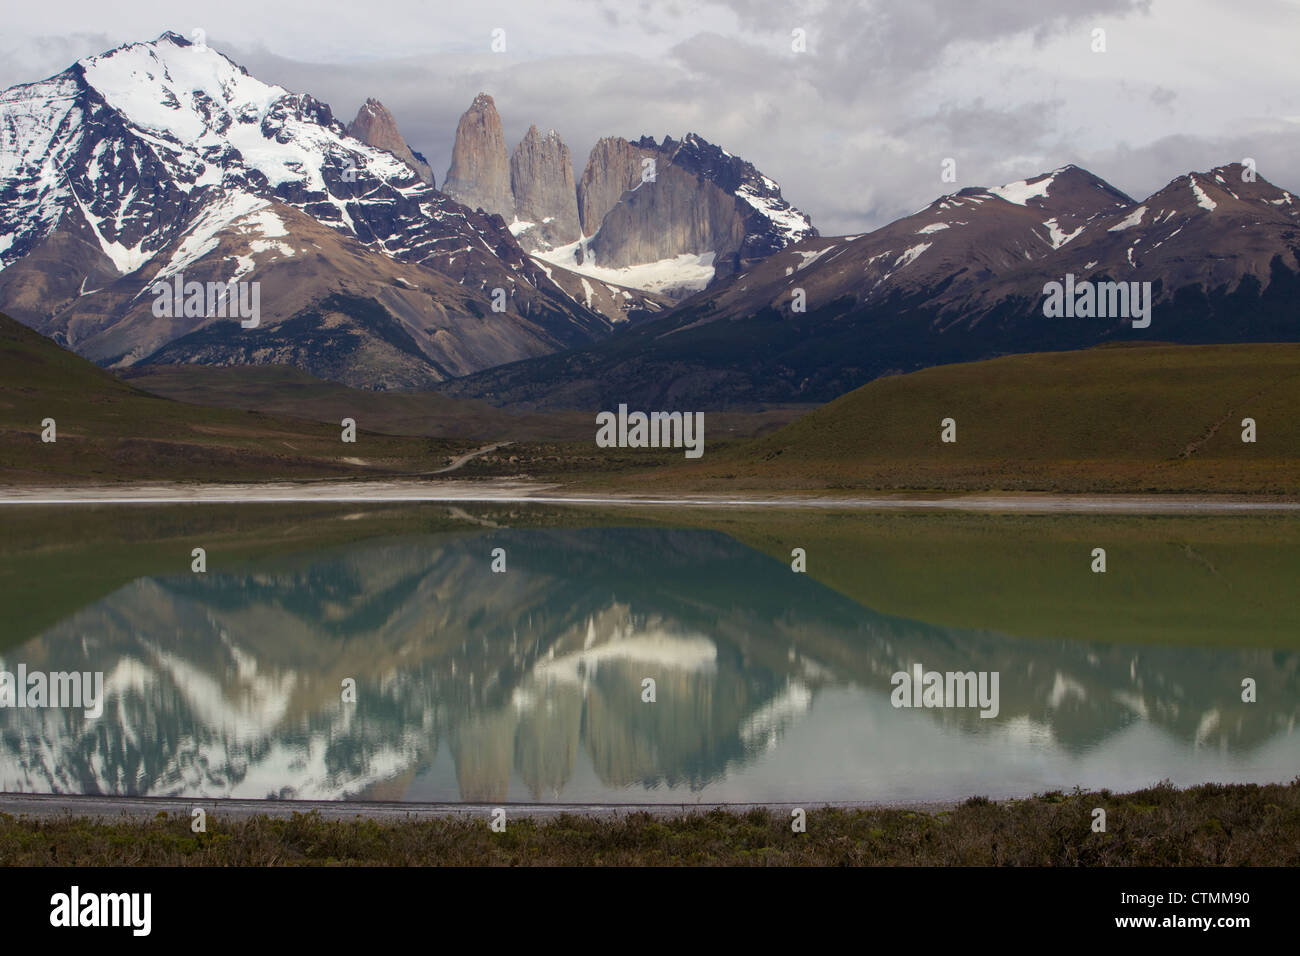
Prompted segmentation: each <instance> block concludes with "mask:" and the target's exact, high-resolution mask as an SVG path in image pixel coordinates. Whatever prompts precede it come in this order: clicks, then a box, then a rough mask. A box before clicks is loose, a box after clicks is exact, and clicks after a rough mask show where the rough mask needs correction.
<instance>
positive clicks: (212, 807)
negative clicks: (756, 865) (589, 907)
mask: <svg viewBox="0 0 1300 956" xmlns="http://www.w3.org/2000/svg"><path fill="white" fill-rule="evenodd" d="M957 805H958V804H957V803H956V802H949V803H916V804H906V805H905V806H906V809H909V810H920V811H924V812H926V813H937V812H939V811H940V810H951V809H952V808H954V807H956V806H957ZM885 806H893V805H888V804H862V803H852V802H843V801H820V802H818V801H809V802H807V803H495V804H489V803H401V802H396V801H369V800H364V801H363V800H224V799H223V800H213V799H188V800H187V799H183V798H178V797H104V796H92V797H81V796H68V795H64V794H31V793H0V813H10V814H13V815H14V816H23V817H29V818H45V819H48V818H51V817H54V818H59V817H69V816H72V817H88V818H93V819H103V820H110V821H111V820H121V819H124V818H125V819H128V820H152V819H154V818H155V817H157V815H158V814H159V813H161V812H166V813H167V814H168V815H169V816H181V817H187V818H188V817H190V816H191V814H192V813H193V811H194V809H195V808H196V807H199V808H202V809H203V811H204V813H206V814H207V815H208V817H209V818H216V819H226V820H241V819H247V818H248V817H253V816H258V815H265V816H270V817H282V818H283V817H290V816H292V815H293V814H295V813H311V812H312V811H316V812H319V813H320V815H321V817H322V818H323V819H326V820H355V819H356V818H357V817H362V818H364V819H367V820H380V821H386V822H400V821H403V820H427V819H431V818H440V817H460V818H463V819H471V820H478V819H482V820H490V819H491V818H492V811H493V810H494V809H496V808H497V807H500V808H502V809H504V810H505V811H506V819H507V820H509V819H511V818H514V819H519V818H521V817H528V818H530V819H539V820H544V819H548V818H554V817H558V816H560V815H561V814H565V813H573V814H580V815H582V816H594V817H616V816H622V815H626V814H629V813H652V814H654V815H656V816H665V817H678V816H684V815H685V814H687V813H707V812H708V811H709V810H715V809H723V810H739V811H744V810H748V809H751V808H753V807H764V808H767V809H770V810H776V811H784V812H788V811H789V810H790V809H793V808H794V807H803V808H804V809H806V810H811V809H821V808H823V807H885ZM896 806H898V807H902V806H904V805H903V804H898V805H896Z"/></svg>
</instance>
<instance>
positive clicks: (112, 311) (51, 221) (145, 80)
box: [0, 33, 640, 387]
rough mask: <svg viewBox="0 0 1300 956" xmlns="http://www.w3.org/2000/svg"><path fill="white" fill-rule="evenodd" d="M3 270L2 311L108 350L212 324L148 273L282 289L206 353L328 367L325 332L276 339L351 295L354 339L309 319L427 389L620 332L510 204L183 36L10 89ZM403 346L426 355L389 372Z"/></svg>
mask: <svg viewBox="0 0 1300 956" xmlns="http://www.w3.org/2000/svg"><path fill="white" fill-rule="evenodd" d="M313 225H314V226H320V227H324V228H325V229H326V230H327V232H320V231H317V230H314V229H312V228H311V227H312V226H313ZM358 262H364V263H366V264H367V265H368V266H370V268H368V269H357V268H355V265H356V263H358ZM0 267H2V268H3V271H0V308H3V309H5V310H6V311H9V312H10V313H11V314H13V315H14V316H15V317H16V318H19V319H20V320H22V321H24V322H26V323H27V324H29V325H31V326H33V327H35V328H37V329H38V330H39V331H42V332H44V333H45V334H48V335H50V336H52V337H54V338H56V339H57V340H59V341H60V342H62V343H64V344H67V345H69V346H70V347H72V348H74V349H76V350H77V351H79V352H81V353H82V354H83V355H86V356H87V357H90V358H92V359H94V360H96V361H98V362H100V363H102V364H110V365H130V364H134V363H137V362H140V361H144V360H147V359H149V357H150V356H151V355H153V354H154V353H155V352H156V351H157V350H158V349H160V348H163V347H164V346H167V345H169V344H172V343H175V342H177V340H179V339H181V338H183V337H184V336H186V335H189V334H192V333H194V332H196V331H197V332H204V331H205V330H206V329H207V326H208V325H209V324H210V321H208V320H201V321H198V322H195V321H194V320H189V321H181V320H177V319H172V318H160V317H158V316H154V315H152V310H151V308H150V304H151V300H152V296H151V295H150V294H149V290H150V288H151V287H152V286H153V284H154V283H155V282H157V281H159V280H165V279H170V278H172V277H174V276H176V275H180V274H184V276H185V277H186V279H187V280H188V279H191V278H193V279H199V280H201V281H223V282H224V281H229V280H236V279H256V280H259V281H260V282H261V283H262V284H263V286H265V288H264V290H263V295H264V297H263V307H262V318H261V325H262V327H261V329H250V330H246V334H245V335H244V336H243V337H242V338H240V337H237V336H234V334H233V332H232V331H231V330H230V329H229V328H227V326H230V325H231V323H230V322H229V321H227V320H214V321H220V322H222V326H221V327H220V329H219V330H218V331H216V332H212V331H208V332H206V334H207V337H208V338H209V339H213V338H215V339H217V340H220V341H222V342H225V343H226V344H225V345H223V346H222V348H219V349H217V352H219V353H221V354H210V355H209V356H208V358H207V360H208V361H243V360H246V357H247V356H248V355H250V354H253V353H258V352H259V351H260V352H263V353H265V357H262V358H259V359H257V360H284V359H285V358H286V357H287V358H288V359H289V360H293V361H295V362H297V363H299V364H301V365H302V367H304V368H305V369H306V370H307V371H322V370H323V369H322V368H321V362H322V361H323V359H324V356H323V355H322V354H319V353H320V349H319V348H311V347H307V348H297V349H294V348H290V349H289V351H290V352H291V353H294V354H291V355H287V354H286V352H285V350H284V347H283V343H280V344H276V343H273V342H270V341H268V342H266V343H260V342H259V338H260V337H261V336H270V337H271V338H274V336H275V333H274V329H275V327H276V326H278V325H280V324H282V323H284V322H287V321H292V320H297V319H298V318H299V317H301V316H302V315H303V314H304V310H309V309H310V308H311V307H312V306H314V305H315V304H317V303H319V302H320V301H322V300H324V299H326V298H328V297H330V296H336V295H342V296H345V297H348V298H350V299H354V300H359V301H364V302H370V303H373V304H374V306H375V308H374V310H372V312H373V314H371V315H369V316H359V315H358V314H346V313H347V312H348V310H346V309H345V310H344V313H345V314H344V315H343V316H342V327H341V328H342V329H343V332H342V333H340V334H337V335H330V334H324V333H323V330H324V329H326V328H330V329H336V328H340V326H339V325H338V321H339V317H337V316H335V317H330V316H318V317H317V319H311V318H309V319H308V320H307V321H308V324H309V325H311V327H312V328H313V329H315V330H316V331H317V332H322V334H323V337H325V338H333V339H334V341H333V343H332V345H333V351H334V353H335V354H334V355H333V362H334V364H335V365H336V366H337V365H339V364H340V363H343V364H346V361H345V360H346V354H347V353H351V354H353V355H354V356H358V357H360V356H367V357H369V358H371V359H374V361H373V362H371V363H370V367H369V368H367V369H366V370H365V372H364V374H359V375H352V376H351V377H350V379H345V380H350V381H351V382H352V383H353V384H360V385H370V386H373V387H396V386H403V385H418V384H428V383H429V382H432V381H438V380H440V379H443V378H446V377H448V376H451V375H456V374H463V373H465V372H468V371H472V370H474V369H475V368H483V367H486V366H489V365H493V364H497V363H498V362H502V361H513V360H515V359H519V358H525V357H528V356H530V355H537V354H541V353H544V352H547V351H551V350H554V349H557V348H563V347H568V346H572V345H577V344H582V343H584V342H589V341H592V340H594V339H596V338H598V337H601V336H603V335H604V334H606V333H607V332H608V331H609V328H610V320H609V318H608V317H606V316H604V315H601V314H599V313H598V312H596V311H595V310H594V309H592V308H588V307H587V305H586V304H585V303H584V302H580V301H577V300H575V299H574V298H573V297H571V296H570V295H569V294H568V293H566V292H565V291H564V289H563V288H562V287H561V286H560V285H559V284H557V282H555V281H553V280H552V279H551V278H550V277H549V276H548V270H547V269H543V268H541V267H540V266H539V265H538V264H536V263H534V262H533V261H532V260H531V259H529V258H528V257H527V256H525V255H524V254H523V252H522V250H520V248H519V246H518V245H517V243H516V242H515V241H514V239H513V237H512V236H511V235H510V233H509V230H508V229H507V228H506V227H505V223H504V222H502V221H501V220H500V219H498V218H494V217H492V216H489V215H483V214H479V213H476V212H473V211H471V210H469V209H466V208H465V207H463V206H461V205H459V204H458V203H456V202H454V201H453V200H451V199H449V198H448V197H447V196H445V195H443V194H442V193H440V192H438V191H437V190H436V189H434V188H433V187H432V186H431V185H429V184H428V183H426V182H424V181H423V180H421V178H420V177H419V176H418V175H417V173H416V172H415V171H413V170H412V168H411V167H410V166H408V165H407V164H406V163H405V162H403V161H401V160H400V159H399V158H397V157H396V156H395V155H393V154H392V153H390V152H388V151H386V150H384V149H379V148H375V147H372V146H369V145H367V144H366V143H364V142H361V141H360V140H357V139H354V138H353V137H351V136H349V135H348V133H347V131H346V129H345V128H344V126H343V125H342V124H341V123H339V122H338V121H337V120H335V119H334V117H333V115H332V113H331V112H330V109H329V107H328V106H327V105H325V104H324V103H321V102H319V101H318V100H316V99H314V98H313V97H311V96H309V95H306V94H301V93H293V92H290V91H288V90H285V89H283V88H282V87H279V86H275V85H272V84H268V83H264V82H262V81H260V80H258V79H256V78H255V77H253V76H251V75H249V74H248V72H247V71H245V70H244V69H243V68H242V67H240V66H238V65H237V64H235V63H234V62H232V61H231V60H229V59H228V58H227V57H225V56H223V55H222V54H220V53H218V52H217V51H216V50H213V49H211V48H209V47H206V46H202V45H197V44H193V43H190V42H189V41H188V40H186V39H184V38H183V37H180V36H178V35H176V34H173V33H165V34H163V35H162V36H160V37H159V38H158V39H157V40H156V41H154V42H151V43H134V44H129V45H126V46H123V47H120V48H118V49H116V50H112V51H110V52H108V53H105V54H103V55H101V56H95V57H90V58H87V59H84V60H81V61H79V62H78V63H76V64H74V65H73V66H72V67H70V68H69V69H68V70H65V71H64V72H63V73H60V74H58V75H57V76H54V77H51V78H49V79H47V80H43V81H41V82H38V83H31V84H27V85H23V86H18V87H14V88H12V89H10V90H7V91H5V92H3V93H0ZM349 271H350V272H351V273H353V274H352V275H350V276H344V277H343V278H340V274H345V273H348V272H349ZM552 271H553V270H552ZM449 285H450V286H455V287H456V288H455V289H452V288H449ZM494 289H501V290H503V293H504V301H505V303H506V310H505V311H504V312H501V311H494V310H493V308H492V292H493V290H494ZM500 298H501V296H500V295H498V300H500ZM611 298H612V297H611ZM268 299H269V300H271V301H270V302H269V303H268V301H267V300H268ZM619 304H620V306H621V307H622V308H624V309H627V308H628V306H627V304H626V300H620V303H619ZM637 304H638V305H639V304H640V303H637ZM268 305H270V306H271V307H270V308H269V309H268V308H267V306H268ZM320 311H321V310H319V309H317V310H316V312H317V313H319V312H320ZM331 323H333V324H331ZM235 329H236V331H237V330H238V326H237V325H236V326H235ZM299 331H301V330H299ZM293 337H298V336H297V333H295V334H294V335H293V336H290V338H293ZM318 337H320V336H318ZM226 340H230V341H229V342H226ZM208 344H209V345H210V346H211V345H212V343H211V342H209V343H208ZM322 347H323V346H322ZM400 356H404V357H405V359H404V360H403V361H404V363H405V364H406V365H407V366H411V367H412V368H413V367H414V366H422V368H420V369H419V370H418V372H415V373H414V374H411V372H412V368H408V369H407V370H406V371H404V372H401V373H397V374H394V375H389V374H388V373H387V372H385V371H384V367H385V366H386V365H387V364H389V360H390V359H393V360H395V359H397V358H398V357H400Z"/></svg>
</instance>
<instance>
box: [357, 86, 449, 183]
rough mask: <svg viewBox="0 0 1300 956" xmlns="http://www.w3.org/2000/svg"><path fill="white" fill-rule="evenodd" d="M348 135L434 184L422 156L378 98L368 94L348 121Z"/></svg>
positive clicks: (431, 173) (431, 171)
mask: <svg viewBox="0 0 1300 956" xmlns="http://www.w3.org/2000/svg"><path fill="white" fill-rule="evenodd" d="M348 135H349V136H351V137H353V138H354V139H359V140H361V142H363V143H365V144H367V145H368V146H374V147H376V148H377V149H383V150H387V151H388V152H390V153H392V154H393V155H394V156H396V157H397V158H398V159H400V160H401V161H402V162H404V163H406V165H408V166H410V167H411V168H412V169H413V170H415V172H416V174H417V175H418V176H419V177H420V178H421V179H422V180H424V181H425V182H426V183H428V184H429V185H430V186H434V185H436V183H435V182H434V178H433V170H432V169H430V168H429V164H428V162H426V161H425V158H424V157H423V156H421V155H420V154H419V153H417V152H416V151H415V150H413V149H411V147H410V146H409V145H408V144H407V142H406V140H405V139H404V138H403V137H402V134H401V131H400V130H399V129H398V128H397V120H396V119H394V118H393V114H392V113H391V112H389V110H388V107H386V106H384V104H383V103H381V102H379V100H377V99H375V98H374V97H371V98H370V99H368V100H366V102H365V103H364V104H363V105H362V107H361V109H359V110H358V111H357V118H356V119H354V120H353V121H352V122H351V123H349V124H348Z"/></svg>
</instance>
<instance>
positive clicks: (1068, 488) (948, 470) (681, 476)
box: [646, 343, 1300, 494]
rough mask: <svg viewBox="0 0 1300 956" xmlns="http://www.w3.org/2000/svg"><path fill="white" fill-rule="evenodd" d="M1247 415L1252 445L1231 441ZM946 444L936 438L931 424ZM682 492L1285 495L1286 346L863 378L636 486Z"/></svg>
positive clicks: (1292, 455)
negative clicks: (1252, 424) (745, 438)
mask: <svg viewBox="0 0 1300 956" xmlns="http://www.w3.org/2000/svg"><path fill="white" fill-rule="evenodd" d="M1246 417H1251V418H1254V419H1255V421H1256V423H1257V429H1258V432H1257V441H1256V442H1255V443H1254V444H1246V443H1243V442H1242V441H1241V432H1242V428H1241V421H1242V419H1243V418H1246ZM945 418H953V419H955V420H956V423H957V441H956V443H953V444H945V443H943V442H942V441H940V431H941V425H940V423H941V422H942V420H943V419H945ZM646 480H647V481H648V482H653V483H655V484H662V483H663V482H665V481H671V482H672V483H674V484H676V485H679V486H682V487H687V486H689V487H696V488H701V489H720V488H735V487H745V488H756V489H761V488H790V489H798V488H809V489H811V488H845V489H850V488H864V489H866V488H872V489H918V490H927V489H928V490H949V491H980V490H1006V491H1056V492H1120V491H1128V492H1147V491H1161V492H1178V491H1185V492H1202V491H1214V492H1240V493H1273V494H1296V493H1297V492H1300V345H1297V344H1292V343H1285V344H1262V345H1261V344H1249V345H1209V346H1178V345H1173V346H1171V345H1144V346H1129V347H1111V348H1098V349H1091V350H1088V351H1082V352H1052V353H1040V354H1036V355H1016V356H1010V357H1006V358H999V359H993V360H990V361H985V362H973V363H968V364H960V365H945V366H937V367H934V368H929V369H925V370H923V371H920V372H914V373H912V374H909V375H899V376H894V377H890V378H883V379H877V380H876V381H874V382H871V383H870V384H868V385H865V386H863V387H862V388H859V389H856V390H855V391H852V392H849V393H848V394H846V395H843V396H841V397H840V398H838V399H836V400H835V401H833V402H831V403H829V404H828V405H825V406H823V407H822V408H820V409H818V410H817V411H815V412H813V413H811V414H809V415H807V416H805V417H804V418H802V419H800V420H799V421H797V422H795V423H793V424H791V425H789V426H787V427H785V428H782V429H780V430H778V431H776V432H773V433H771V434H770V435H767V436H764V437H761V438H757V439H755V440H753V441H750V442H744V443H737V444H736V445H735V446H732V447H728V448H726V449H724V450H720V451H719V452H717V453H716V454H714V455H712V456H710V455H709V454H708V453H707V451H706V454H705V456H704V458H703V459H701V460H700V461H699V462H698V463H697V464H688V463H681V464H676V465H673V466H672V467H670V468H668V469H664V470H660V471H656V472H654V473H652V474H648V475H647V476H646Z"/></svg>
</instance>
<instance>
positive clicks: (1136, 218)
mask: <svg viewBox="0 0 1300 956" xmlns="http://www.w3.org/2000/svg"><path fill="white" fill-rule="evenodd" d="M1146 214H1147V207H1146V206H1138V207H1137V208H1136V209H1134V210H1133V211H1132V212H1131V213H1129V214H1128V215H1127V216H1125V217H1124V218H1123V219H1122V220H1121V221H1120V222H1117V223H1115V225H1113V226H1111V227H1110V228H1109V229H1107V230H1106V231H1107V232H1123V231H1124V230H1125V229H1131V228H1132V227H1134V226H1136V225H1138V224H1140V223H1141V222H1142V217H1143V216H1145V215H1146Z"/></svg>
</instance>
